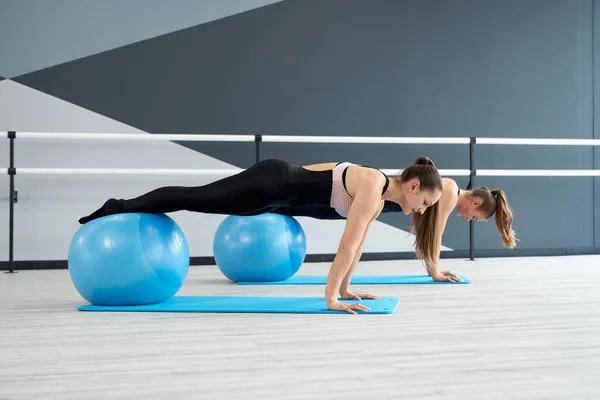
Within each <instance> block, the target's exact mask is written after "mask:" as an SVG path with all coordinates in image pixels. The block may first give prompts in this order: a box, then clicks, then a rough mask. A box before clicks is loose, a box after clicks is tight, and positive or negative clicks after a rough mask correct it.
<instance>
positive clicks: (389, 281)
mask: <svg viewBox="0 0 600 400" xmlns="http://www.w3.org/2000/svg"><path fill="white" fill-rule="evenodd" d="M458 277H459V278H460V279H461V280H462V281H461V282H437V281H434V280H433V279H432V278H431V277H430V276H429V275H372V276H370V275H362V276H361V275H356V276H353V277H352V281H351V282H350V283H351V284H354V285H426V284H446V285H456V284H468V283H471V281H470V280H469V279H467V278H465V277H464V276H461V275H459V276H458ZM326 283H327V276H326V275H295V276H292V277H291V278H289V279H286V280H284V281H277V282H237V284H238V285H325V284H326Z"/></svg>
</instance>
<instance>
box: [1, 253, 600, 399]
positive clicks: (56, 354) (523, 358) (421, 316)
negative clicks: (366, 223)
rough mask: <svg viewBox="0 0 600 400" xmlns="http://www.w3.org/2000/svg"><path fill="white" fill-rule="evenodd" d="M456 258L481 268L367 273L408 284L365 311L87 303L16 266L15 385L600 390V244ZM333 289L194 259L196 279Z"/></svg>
mask: <svg viewBox="0 0 600 400" xmlns="http://www.w3.org/2000/svg"><path fill="white" fill-rule="evenodd" d="M443 265H444V267H445V268H447V269H450V270H452V271H454V272H457V273H461V274H465V275H467V276H468V277H469V278H471V279H472V280H473V283H472V284H471V285H419V286H417V285H414V286H412V285H404V286H370V287H358V286H357V287H355V289H356V290H357V291H362V290H367V291H370V292H374V293H375V294H378V295H385V296H388V295H395V296H399V297H400V305H399V307H398V310H397V312H396V313H395V314H393V315H357V316H353V315H331V314H322V315H274V314H176V313H173V314H159V313H156V314H154V313H84V312H78V311H76V310H75V308H76V307H77V306H78V305H81V304H84V302H83V301H82V299H81V298H80V297H79V296H78V294H77V293H76V292H75V290H74V288H73V286H72V284H71V282H70V280H69V275H68V272H67V271H66V270H58V271H19V272H18V273H17V274H14V275H8V274H4V273H1V274H0V399H8V400H21V399H27V400H30V399H31V400H38V399H48V400H50V399H60V400H66V399H76V400H85V399H94V400H98V399H103V400H104V399H106V400H108V399H127V400H132V399H144V398H146V399H151V400H159V399H168V400H175V399H226V400H229V399H231V400H233V399H245V400H253V399H261V400H267V399H277V400H284V399H285V400H287V399H289V400H293V399H328V400H330V399H336V400H338V399H339V400H351V399H360V400H384V399H418V400H421V399H423V400H426V399H427V400H429V399H432V400H433V399H444V400H450V399H461V400H469V399H473V400H494V399H502V400H509V399H532V400H533V399H536V400H538V399H539V400H542V399H561V400H576V399H590V400H598V399H600V257H598V256H578V257H552V258H514V259H509V258H503V259H480V260H476V261H473V262H470V261H464V260H444V261H443ZM327 268H328V264H307V265H305V266H303V268H302V269H301V271H300V273H302V274H312V273H324V272H326V271H327ZM357 273H358V274H415V273H416V274H422V273H423V269H422V268H421V267H420V265H419V263H418V262H415V261H396V262H364V263H362V264H361V265H360V267H359V270H358V272H357ZM323 289H324V288H323V287H322V286H262V287H261V286H237V285H234V284H230V283H228V282H227V281H225V280H224V279H223V278H222V277H221V275H220V274H219V272H218V270H217V269H216V267H192V270H191V271H190V275H189V277H188V280H187V281H186V284H185V286H184V288H183V289H182V290H181V292H180V294H196V295H206V294H232V295H245V294H249V295H281V296H297V295H311V296H312V295H322V294H323Z"/></svg>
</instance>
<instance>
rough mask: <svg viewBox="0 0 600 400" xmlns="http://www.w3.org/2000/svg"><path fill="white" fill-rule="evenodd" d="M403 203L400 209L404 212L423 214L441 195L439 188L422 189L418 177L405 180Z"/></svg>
mask: <svg viewBox="0 0 600 400" xmlns="http://www.w3.org/2000/svg"><path fill="white" fill-rule="evenodd" d="M404 197H405V198H404V204H402V210H403V211H404V214H406V215H410V214H412V213H419V214H423V213H424V212H425V210H426V209H427V208H428V207H431V206H432V205H434V204H435V203H437V202H438V201H439V200H440V198H441V197H442V191H441V190H433V191H432V190H423V189H421V184H420V182H419V180H418V179H413V180H411V181H409V182H407V184H406V186H405V187H404Z"/></svg>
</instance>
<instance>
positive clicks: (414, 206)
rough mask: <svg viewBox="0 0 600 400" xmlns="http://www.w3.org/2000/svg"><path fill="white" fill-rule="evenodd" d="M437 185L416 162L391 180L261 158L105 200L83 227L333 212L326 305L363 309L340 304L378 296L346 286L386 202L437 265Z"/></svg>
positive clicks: (355, 168) (433, 172)
mask: <svg viewBox="0 0 600 400" xmlns="http://www.w3.org/2000/svg"><path fill="white" fill-rule="evenodd" d="M441 194H442V179H441V176H440V174H439V172H438V171H437V169H436V168H435V165H434V164H433V162H432V161H431V160H430V159H429V158H427V157H420V158H418V159H417V160H416V161H415V163H414V164H413V165H411V166H409V167H407V168H405V169H404V170H403V172H402V174H401V175H400V176H398V177H395V178H389V177H387V176H386V175H385V174H383V173H382V172H381V171H380V170H378V169H375V168H371V167H365V166H361V165H356V164H351V163H348V162H342V163H321V164H313V165H305V166H299V165H294V164H290V163H287V162H285V161H281V160H274V159H269V160H264V161H261V162H259V163H257V164H255V165H253V166H252V167H250V168H248V169H247V170H245V171H242V172H240V173H238V174H235V175H233V176H229V177H226V178H223V179H220V180H217V181H215V182H212V183H209V184H207V185H203V186H195V187H184V186H165V187H161V188H158V189H155V190H152V191H150V192H148V193H146V194H143V195H141V196H139V197H136V198H133V199H127V200H125V199H114V198H111V199H109V200H107V201H106V202H105V203H104V205H103V206H102V207H100V208H99V209H98V210H96V211H94V212H93V213H92V214H90V215H88V216H85V217H82V218H80V219H79V222H80V223H81V224H85V223H88V222H90V221H92V220H94V219H96V218H100V217H104V216H108V215H113V214H119V213H133V212H142V213H169V212H175V211H183V210H187V211H192V212H199V213H206V214H226V215H240V216H244V215H246V216H248V215H258V214H262V213H268V212H273V213H277V212H278V210H279V213H280V214H286V215H289V216H309V217H315V218H319V215H326V214H328V213H324V212H323V211H324V210H329V211H332V210H334V211H335V212H336V213H337V214H338V215H339V216H340V217H342V218H345V219H346V228H345V230H344V233H343V235H342V238H341V241H340V245H339V249H338V252H337V254H336V257H335V259H334V261H333V264H332V266H331V269H330V272H329V277H328V280H327V285H326V288H325V297H326V298H325V300H326V303H327V306H328V308H329V309H331V310H345V311H348V312H350V313H355V311H354V310H362V311H366V310H368V308H367V307H365V306H363V305H361V304H346V303H341V302H339V301H338V294H339V295H340V297H341V298H343V299H357V300H360V299H361V298H376V297H375V296H373V295H370V294H356V293H352V292H351V291H350V280H351V277H352V274H353V272H354V270H355V269H356V266H357V264H358V260H359V259H360V256H361V254H362V246H363V243H364V240H365V238H366V236H367V232H368V230H369V227H370V226H371V224H372V222H373V221H374V220H375V219H376V218H377V217H378V216H379V214H380V212H381V210H382V208H383V206H384V202H385V201H388V202H392V203H396V204H397V205H398V206H399V207H400V208H401V209H402V211H403V212H404V213H405V214H406V215H409V214H413V221H412V230H413V231H414V232H415V234H416V252H417V255H418V256H420V257H422V258H423V259H424V260H425V261H426V264H429V265H437V262H436V261H437V260H435V259H434V258H435V257H437V255H438V254H439V251H438V250H439V247H440V244H439V241H437V240H435V238H436V237H437V233H438V231H439V229H440V227H439V223H438V222H437V221H438V218H437V214H438V208H439V207H438V200H439V199H440V197H441Z"/></svg>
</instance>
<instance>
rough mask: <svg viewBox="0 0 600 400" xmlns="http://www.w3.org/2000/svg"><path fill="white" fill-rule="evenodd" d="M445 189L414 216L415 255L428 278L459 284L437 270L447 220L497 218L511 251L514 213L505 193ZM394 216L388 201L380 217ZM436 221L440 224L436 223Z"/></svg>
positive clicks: (322, 211)
mask: <svg viewBox="0 0 600 400" xmlns="http://www.w3.org/2000/svg"><path fill="white" fill-rule="evenodd" d="M442 187H443V189H442V197H441V199H440V200H439V202H438V203H436V205H435V207H434V208H430V209H428V210H427V212H426V214H419V213H415V214H414V215H413V220H412V226H411V230H412V231H413V232H415V233H416V236H417V241H416V251H417V254H418V255H420V256H421V257H422V258H423V260H424V261H425V265H426V268H427V271H428V273H429V275H430V276H431V277H432V278H433V279H434V280H436V281H450V282H459V281H460V279H459V278H458V277H457V276H456V275H455V274H454V273H452V272H450V271H440V270H439V268H438V263H439V253H440V249H441V243H442V235H443V233H444V229H445V227H446V222H447V220H448V217H449V216H450V214H451V213H452V212H453V211H454V210H455V209H456V210H457V215H458V216H459V217H461V218H464V219H465V220H466V221H471V220H473V221H487V220H488V219H490V218H491V217H493V216H495V222H496V227H497V228H498V231H499V232H500V237H501V239H502V242H503V244H504V246H506V247H508V248H509V249H512V248H514V247H515V246H516V243H517V240H518V239H517V238H516V236H515V231H514V230H513V228H512V224H513V213H512V210H511V208H510V205H509V204H508V200H507V199H506V194H505V193H504V192H503V191H502V190H500V189H494V190H489V189H488V188H486V187H479V188H476V189H473V190H463V189H460V188H459V187H458V185H457V183H456V182H455V181H454V180H453V179H450V178H442ZM275 212H277V213H280V214H284V215H291V210H289V209H287V208H281V209H279V210H277V211H275ZM296 212H297V213H298V212H300V211H296ZM394 212H403V208H402V206H401V205H400V204H399V203H397V202H393V201H388V200H386V201H385V204H384V206H383V209H382V210H381V213H382V214H385V213H394ZM304 215H305V216H310V217H313V218H319V219H340V215H339V214H337V213H336V212H335V211H334V210H331V209H329V208H325V207H311V208H310V210H308V209H307V210H305V214H304ZM438 219H439V220H438ZM434 220H438V222H437V223H433V221H434ZM434 238H436V239H435V240H434Z"/></svg>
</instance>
